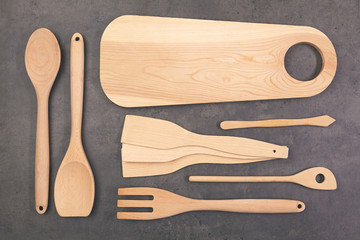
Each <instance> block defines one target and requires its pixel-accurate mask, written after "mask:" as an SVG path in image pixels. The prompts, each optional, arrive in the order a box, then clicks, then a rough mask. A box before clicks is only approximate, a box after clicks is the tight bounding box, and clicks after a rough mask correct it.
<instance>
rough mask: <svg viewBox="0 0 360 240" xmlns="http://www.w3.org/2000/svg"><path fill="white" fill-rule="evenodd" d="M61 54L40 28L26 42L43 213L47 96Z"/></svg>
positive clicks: (46, 174) (46, 183)
mask: <svg viewBox="0 0 360 240" xmlns="http://www.w3.org/2000/svg"><path fill="white" fill-rule="evenodd" d="M60 62H61V52H60V47H59V43H58V41H57V39H56V37H55V35H54V34H53V33H52V32H51V31H50V30H48V29H46V28H39V29H37V30H36V31H35V32H33V33H32V34H31V36H30V38H29V41H28V43H27V45H26V50H25V66H26V71H27V73H28V75H29V78H30V80H31V82H32V84H33V85H34V88H35V92H36V97H37V123H36V150H35V208H36V211H37V212H38V213H39V214H43V213H45V212H46V209H47V206H48V197H49V165H50V161H49V158H50V157H49V114H48V110H49V106H48V104H49V95H50V91H51V87H52V85H53V83H54V81H55V78H56V75H57V73H58V71H59V67H60Z"/></svg>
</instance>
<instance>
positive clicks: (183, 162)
mask: <svg viewBox="0 0 360 240" xmlns="http://www.w3.org/2000/svg"><path fill="white" fill-rule="evenodd" d="M271 159H273V158H264V157H257V158H253V159H239V158H224V157H219V156H214V155H205V154H194V155H189V156H185V157H181V158H178V159H175V160H173V161H170V162H128V161H124V160H123V161H122V172H123V176H124V177H145V176H155V175H163V174H169V173H172V172H175V171H177V170H179V169H181V168H184V167H186V166H189V165H195V164H202V163H209V164H243V163H254V162H260V161H266V160H271Z"/></svg>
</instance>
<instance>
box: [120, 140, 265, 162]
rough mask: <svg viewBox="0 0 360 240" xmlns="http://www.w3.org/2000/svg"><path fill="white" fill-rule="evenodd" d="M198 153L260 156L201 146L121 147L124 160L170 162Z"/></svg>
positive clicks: (246, 157) (220, 155) (227, 156)
mask: <svg viewBox="0 0 360 240" xmlns="http://www.w3.org/2000/svg"><path fill="white" fill-rule="evenodd" d="M196 154H202V155H212V156H218V157H224V158H238V159H239V160H243V159H246V160H248V159H258V158H259V157H255V156H245V155H238V154H231V153H226V152H222V151H219V150H214V149H211V148H206V147H199V146H184V147H177V148H172V149H157V148H149V147H142V146H135V145H131V144H125V143H123V144H122V148H121V156H122V160H123V161H126V162H149V163H154V162H170V161H173V160H176V159H178V158H181V157H185V156H189V155H196Z"/></svg>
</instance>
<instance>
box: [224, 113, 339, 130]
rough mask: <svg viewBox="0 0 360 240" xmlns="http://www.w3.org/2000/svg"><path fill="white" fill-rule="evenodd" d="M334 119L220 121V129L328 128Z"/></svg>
mask: <svg viewBox="0 0 360 240" xmlns="http://www.w3.org/2000/svg"><path fill="white" fill-rule="evenodd" d="M333 122H335V119H333V118H332V117H330V116H328V115H322V116H318V117H311V118H300V119H269V120H259V121H222V122H221V123H220V127H221V129H224V130H228V129H237V128H255V127H289V126H319V127H328V126H329V125H330V124H332V123H333Z"/></svg>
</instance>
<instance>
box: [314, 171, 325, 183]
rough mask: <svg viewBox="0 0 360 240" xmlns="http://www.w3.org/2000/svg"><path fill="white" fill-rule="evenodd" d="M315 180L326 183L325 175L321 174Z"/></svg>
mask: <svg viewBox="0 0 360 240" xmlns="http://www.w3.org/2000/svg"><path fill="white" fill-rule="evenodd" d="M315 179H316V182H318V183H323V182H324V181H325V176H324V174H321V173H319V174H318V175H316V177H315Z"/></svg>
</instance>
